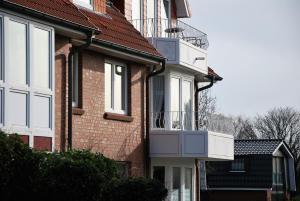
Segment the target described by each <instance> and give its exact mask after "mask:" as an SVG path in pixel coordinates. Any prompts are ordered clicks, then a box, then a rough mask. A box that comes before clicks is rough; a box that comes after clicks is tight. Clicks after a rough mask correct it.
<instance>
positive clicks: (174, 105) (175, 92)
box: [171, 78, 181, 129]
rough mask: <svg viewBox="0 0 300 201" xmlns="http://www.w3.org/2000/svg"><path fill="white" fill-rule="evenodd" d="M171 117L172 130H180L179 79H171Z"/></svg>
mask: <svg viewBox="0 0 300 201" xmlns="http://www.w3.org/2000/svg"><path fill="white" fill-rule="evenodd" d="M171 86H172V88H171V116H172V128H174V129H180V128H181V125H180V115H181V112H180V111H181V110H180V91H179V90H180V79H178V78H171Z"/></svg>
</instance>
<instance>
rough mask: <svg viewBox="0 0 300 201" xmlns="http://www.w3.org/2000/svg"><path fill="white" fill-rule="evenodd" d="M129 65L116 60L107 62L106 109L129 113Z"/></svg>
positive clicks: (107, 110)
mask: <svg viewBox="0 0 300 201" xmlns="http://www.w3.org/2000/svg"><path fill="white" fill-rule="evenodd" d="M127 96H128V94H127V67H126V66H125V65H124V64H121V63H116V62H106V63H105V110H106V112H115V113H119V114H127Z"/></svg>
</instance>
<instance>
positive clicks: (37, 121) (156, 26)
mask: <svg viewBox="0 0 300 201" xmlns="http://www.w3.org/2000/svg"><path fill="white" fill-rule="evenodd" d="M111 2H112V3H113V4H112V3H111ZM111 2H108V3H107V2H106V0H93V1H92V0H42V1H41V0H2V1H1V2H0V46H1V51H0V67H1V71H0V78H1V81H0V125H1V129H2V130H5V131H7V132H9V133H19V134H20V136H21V138H22V139H23V140H24V141H25V142H26V143H28V144H29V145H30V146H31V147H33V148H35V149H38V150H47V151H54V150H58V151H64V150H66V149H67V148H74V149H90V150H92V151H94V152H101V153H103V154H104V155H105V156H107V157H110V158H112V159H115V160H117V161H121V162H122V164H124V166H123V167H124V175H131V176H147V177H153V178H156V179H160V180H161V181H162V182H164V183H165V185H166V187H167V188H168V189H169V192H170V193H169V196H168V199H169V200H172V201H177V200H180V201H194V200H197V201H199V200H200V197H199V194H200V193H199V180H198V179H196V178H198V176H197V175H199V168H198V166H199V159H203V160H232V159H233V136H231V135H227V134H221V133H218V132H212V131H208V130H207V129H206V125H205V123H204V122H200V121H199V120H198V112H197V111H198V109H197V108H198V101H197V98H198V93H199V92H200V91H201V90H205V89H207V88H209V87H211V86H212V85H213V84H214V83H215V82H217V81H220V80H222V78H221V77H220V76H218V75H217V74H216V73H215V72H214V71H213V70H212V69H211V68H209V67H208V62H207V50H206V49H207V47H208V41H207V36H206V34H204V33H203V32H201V31H199V30H197V29H195V28H193V27H191V26H189V25H187V24H185V23H183V22H181V21H179V20H178V18H185V17H190V15H191V14H190V12H191V11H190V8H189V6H188V1H187V0H145V1H144V0H141V1H140V0H112V1H111ZM129 21H130V22H129ZM131 23H133V25H134V26H133V25H132V24H131ZM134 27H135V28H136V29H138V30H139V31H140V32H139V31H137V30H136V29H135V28H134ZM151 43H152V44H151Z"/></svg>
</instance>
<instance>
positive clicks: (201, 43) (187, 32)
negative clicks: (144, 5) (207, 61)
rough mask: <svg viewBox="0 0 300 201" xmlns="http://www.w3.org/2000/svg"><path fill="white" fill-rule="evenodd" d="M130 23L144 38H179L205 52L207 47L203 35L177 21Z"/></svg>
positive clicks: (152, 20) (160, 20) (147, 20)
mask: <svg viewBox="0 0 300 201" xmlns="http://www.w3.org/2000/svg"><path fill="white" fill-rule="evenodd" d="M131 23H132V24H133V26H134V27H135V28H136V29H137V30H138V31H140V32H141V34H142V35H143V36H144V37H146V38H157V37H161V38H180V39H182V40H184V41H187V42H189V43H191V44H193V45H194V46H197V47H200V48H202V49H205V50H206V49H207V48H208V46H209V43H208V40H207V35H206V34H205V33H203V32H202V31H200V30H198V29H196V28H194V27H192V26H190V25H188V24H186V23H184V22H182V21H179V20H169V19H163V18H148V19H135V20H132V21H131Z"/></svg>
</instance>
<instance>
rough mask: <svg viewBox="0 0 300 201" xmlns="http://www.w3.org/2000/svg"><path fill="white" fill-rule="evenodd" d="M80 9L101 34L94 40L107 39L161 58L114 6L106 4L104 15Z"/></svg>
mask: <svg viewBox="0 0 300 201" xmlns="http://www.w3.org/2000/svg"><path fill="white" fill-rule="evenodd" d="M80 10H81V11H82V13H84V14H85V15H86V16H87V17H88V18H89V19H90V21H91V22H92V23H93V24H95V25H96V26H97V27H98V28H99V29H100V30H101V34H99V35H97V36H96V38H95V39H96V40H99V41H107V42H110V43H113V44H116V45H121V46H124V47H128V48H130V49H132V50H138V51H141V52H145V53H148V54H151V55H154V56H157V57H161V58H163V56H161V54H160V53H159V52H158V51H157V50H156V49H155V48H154V47H153V46H152V45H151V44H150V43H149V41H148V40H147V39H146V38H144V37H143V36H142V35H141V34H140V32H139V31H137V30H136V29H135V28H134V26H133V25H132V24H131V23H130V22H129V21H128V20H127V19H126V18H125V16H124V15H123V14H122V13H121V12H120V11H119V10H118V9H117V8H115V7H114V6H107V8H106V12H107V14H106V15H103V14H98V13H95V12H91V11H88V10H86V9H80Z"/></svg>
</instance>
